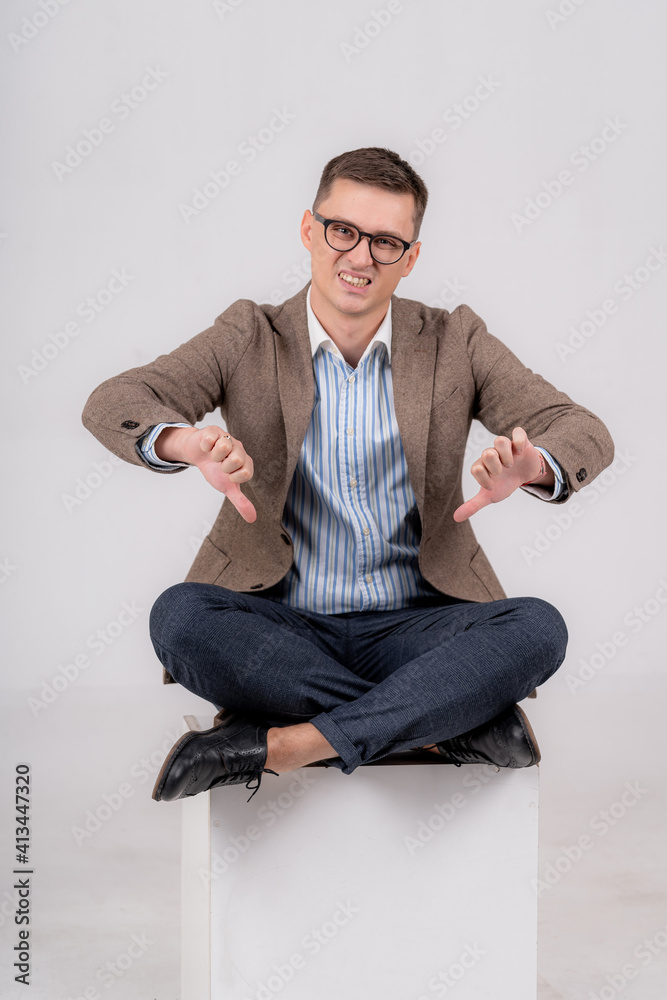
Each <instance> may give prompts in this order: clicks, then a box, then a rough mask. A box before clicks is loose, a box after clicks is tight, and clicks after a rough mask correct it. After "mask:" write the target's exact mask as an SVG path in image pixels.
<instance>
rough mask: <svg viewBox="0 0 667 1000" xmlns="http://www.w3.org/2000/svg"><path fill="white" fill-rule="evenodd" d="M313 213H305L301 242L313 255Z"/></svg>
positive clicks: (308, 211) (302, 222) (307, 210)
mask: <svg viewBox="0 0 667 1000" xmlns="http://www.w3.org/2000/svg"><path fill="white" fill-rule="evenodd" d="M314 221H315V220H314V218H313V213H312V212H311V211H310V210H309V209H306V211H305V212H304V213H303V219H302V220H301V242H302V243H303V245H304V246H305V248H306V250H308V252H309V253H312V249H313V248H312V243H313V222H314Z"/></svg>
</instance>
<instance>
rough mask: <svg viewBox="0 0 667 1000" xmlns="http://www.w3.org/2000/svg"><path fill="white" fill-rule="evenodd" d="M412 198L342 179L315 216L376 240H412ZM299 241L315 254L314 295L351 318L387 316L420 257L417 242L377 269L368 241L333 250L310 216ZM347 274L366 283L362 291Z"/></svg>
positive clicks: (364, 240)
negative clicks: (401, 283) (378, 237)
mask: <svg viewBox="0 0 667 1000" xmlns="http://www.w3.org/2000/svg"><path fill="white" fill-rule="evenodd" d="M413 211H414V197H413V195H412V194H410V193H408V192H406V193H402V192H401V193H397V192H394V191H386V190H384V189H383V188H378V187H371V186H370V185H368V184H358V183H357V182H356V181H350V180H346V179H343V178H338V179H337V180H336V181H334V183H333V185H332V187H331V190H330V191H329V194H328V195H327V197H326V198H325V199H324V201H322V202H321V203H320V205H318V207H317V212H318V214H319V215H321V216H322V217H323V218H325V219H336V220H337V221H340V222H347V223H349V224H351V225H353V226H356V227H357V229H360V230H363V232H365V233H372V234H373V235H374V236H375V235H377V234H380V233H383V234H386V235H390V236H398V237H400V238H401V239H403V240H405V242H406V243H410V242H411V241H412V240H413V239H414V224H413ZM301 239H302V240H303V244H304V246H305V247H306V249H308V250H309V251H310V254H311V270H312V295H313V296H314V300H315V301H319V302H322V301H324V302H326V304H327V305H328V306H329V308H333V309H334V310H335V311H337V312H340V313H344V314H345V315H347V316H355V315H356V316H364V315H366V314H369V313H373V312H378V311H380V310H384V311H386V309H387V308H388V306H389V299H390V298H391V296H392V295H393V293H394V290H395V288H396V286H397V285H398V283H399V281H400V280H401V278H404V277H405V276H406V275H408V274H409V273H410V271H411V270H412V268H413V267H414V265H415V262H416V260H417V257H418V256H419V249H420V246H421V244H420V243H416V244H415V246H413V247H412V248H411V249H410V250H408V251H407V253H405V254H404V256H403V257H401V259H400V260H399V261H397V262H396V263H395V264H378V262H377V261H375V260H373V258H372V257H371V252H370V248H369V245H368V244H369V241H368V239H366V237H362V239H361V241H360V243H358V244H357V246H356V247H354V249H352V250H343V251H340V250H333V249H332V248H331V247H330V246H329V245H328V243H327V242H326V240H325V238H324V226H323V225H322V223H321V222H318V221H317V219H315V218H314V217H313V214H312V213H311V212H309V211H306V212H305V214H304V217H303V221H302V223H301ZM345 275H347V276H348V277H352V278H361V279H368V281H367V282H364V283H363V284H362V285H361V287H359V286H358V285H351V284H349V283H348V282H347V281H346V280H345V277H344V276H345Z"/></svg>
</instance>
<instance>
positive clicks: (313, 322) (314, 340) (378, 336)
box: [306, 287, 391, 364]
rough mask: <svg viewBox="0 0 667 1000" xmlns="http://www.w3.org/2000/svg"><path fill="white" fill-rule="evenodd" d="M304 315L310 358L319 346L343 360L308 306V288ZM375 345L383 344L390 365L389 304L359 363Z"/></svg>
mask: <svg viewBox="0 0 667 1000" xmlns="http://www.w3.org/2000/svg"><path fill="white" fill-rule="evenodd" d="M306 313H307V315H308V334H309V335H310V350H311V354H312V356H313V357H315V352H316V351H317V348H318V347H319V346H320V344H321V345H322V346H323V347H324V349H325V350H327V351H331V352H332V353H333V354H335V355H336V357H339V358H343V355H342V354H341V353H340V351H339V350H338V348H337V347H336V345H335V344H334V342H333V340H332V339H331V337H330V336H329V334H328V333H327V332H326V330H325V329H324V327H323V326H322V324H321V323H320V321H319V319H318V318H317V316H316V315H315V313H314V312H313V307H312V306H311V304H310V287H309V288H308V294H307V296H306ZM377 343H382V344H385V346H386V348H387V359H388V361H389V363H390V364H391V302H390V303H389V308H388V309H387V314H386V316H385V318H384V319H383V320H382V322H381V323H380V326H379V328H378V330H377V333H375V335H374V336H373V339H372V340H371V341H370V343H369V344H368V346H367V347H366V350H365V351H364V353H363V354H362V355H361V357H360V359H359V361H363V360H364V358H365V357H366V355H367V354H370V352H371V351H372V350H374V348H375V345H376V344H377ZM343 360H344V359H343Z"/></svg>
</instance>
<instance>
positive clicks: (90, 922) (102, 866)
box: [0, 676, 667, 1000]
mask: <svg viewBox="0 0 667 1000" xmlns="http://www.w3.org/2000/svg"><path fill="white" fill-rule="evenodd" d="M630 680H631V679H629V678H624V677H619V678H617V686H616V689H615V690H613V691H611V692H610V690H608V689H607V690H605V691H604V692H603V691H601V690H600V689H599V688H597V689H596V685H595V684H590V685H589V686H588V689H587V690H585V691H582V692H580V693H579V694H578V695H577V696H576V697H573V696H572V695H570V694H569V693H568V692H567V691H566V690H564V688H563V687H562V686H560V687H559V686H558V685H555V684H554V685H551V686H550V687H549V689H548V690H543V692H542V693H541V694H540V697H539V698H538V699H537V700H536V701H534V702H533V701H528V702H526V703H525V707H526V708H527V710H528V712H529V715H530V718H531V721H532V722H533V725H534V727H535V729H536V732H537V734H538V736H539V740H540V745H541V748H542V753H543V763H542V764H541V806H540V844H541V848H540V849H541V862H540V879H541V882H542V883H543V885H542V886H538V887H537V889H538V892H539V894H540V952H539V969H540V988H539V998H540V1000H565V998H567V1000H593V998H598V997H599V998H600V1000H611V998H612V997H617V996H618V997H620V998H628V1000H635V998H636V1000H663V998H664V996H665V992H666V983H667V865H665V862H664V860H663V845H664V841H665V835H664V819H665V815H666V813H667V808H666V807H667V801H666V798H665V794H664V791H663V787H664V780H663V774H664V765H663V759H664V752H665V727H664V708H663V705H664V695H665V682H664V680H662V681H661V680H660V679H659V678H658V677H657V676H656V677H655V678H653V679H652V678H651V677H650V676H649V677H648V678H646V679H645V682H642V688H643V690H642V694H641V695H640V694H638V693H636V692H637V682H636V681H634V682H633V684H630ZM3 701H4V704H3V712H2V720H1V727H2V740H3V746H4V748H5V752H4V753H3V754H2V763H1V775H2V777H1V787H2V788H3V789H4V792H3V795H4V798H5V801H8V800H9V797H10V792H11V790H12V789H13V785H14V774H15V772H14V768H15V765H16V763H18V762H19V761H26V762H29V763H30V765H31V768H32V774H33V800H32V815H33V823H32V829H33V834H32V859H31V860H32V866H33V868H34V875H33V876H32V890H33V892H32V897H31V903H32V911H31V916H32V922H31V925H30V926H31V930H32V937H31V944H32V949H33V964H32V987H31V990H30V994H29V995H30V996H31V997H32V998H34V1000H42V998H43V1000H61V998H62V1000H68V998H71V1000H80V998H84V997H85V998H86V1000H97V998H98V997H102V996H103V997H107V996H109V997H111V1000H113V997H114V996H116V997H122V998H123V1000H151V998H153V1000H177V998H178V997H179V971H178V970H179V943H180V932H179V841H180V823H179V807H178V806H177V805H172V804H169V803H155V802H153V801H152V800H151V798H150V793H151V789H152V786H153V780H154V776H155V773H156V771H157V769H158V767H159V763H160V761H161V759H162V756H163V753H164V748H165V747H167V746H168V745H170V743H171V742H173V740H174V739H175V737H176V735H177V734H178V732H179V731H180V729H179V727H180V719H181V717H182V715H183V714H184V713H186V712H194V713H197V712H202V711H204V712H206V713H207V712H208V711H209V706H207V705H206V704H205V703H204V702H201V701H199V700H198V699H195V698H193V697H191V696H190V695H188V693H187V692H185V691H183V690H181V689H179V688H176V687H167V688H162V687H159V686H156V687H153V688H151V689H146V688H132V689H130V688H119V687H116V688H108V687H92V686H87V687H84V686H83V684H79V685H78V686H77V685H76V684H75V685H72V687H71V688H69V689H68V690H66V691H64V692H63V693H62V694H61V695H60V696H59V698H58V699H57V700H56V701H55V702H54V703H53V704H51V705H50V706H49V707H48V708H46V709H45V710H42V711H41V712H40V713H39V715H38V717H37V718H35V717H34V715H33V713H32V712H31V710H30V708H29V706H28V704H27V693H24V694H20V693H19V694H17V693H16V692H12V693H11V694H9V695H8V694H6V695H5V698H4V699H3ZM593 718H594V720H595V724H594V726H591V720H592V719H593ZM593 730H594V731H595V733H596V736H595V737H593V736H592V735H591V734H592V731H593ZM351 780H352V779H351ZM12 794H13V792H12ZM101 806H102V807H103V806H106V809H104V808H102V809H101V811H100V814H101V816H103V817H104V822H102V823H100V824H99V828H98V829H94V823H91V817H90V816H89V815H87V814H88V811H89V810H90V811H91V813H94V812H96V811H98V809H99V808H100V807H101ZM2 815H3V820H2V827H1V830H0V857H1V858H2V859H3V865H2V869H0V870H1V871H2V883H1V885H0V897H1V899H2V903H3V906H2V908H1V912H2V917H0V920H1V925H0V965H1V968H0V976H1V982H2V984H3V985H2V988H0V995H1V996H2V997H3V998H4V997H6V998H7V1000H12V998H14V997H19V996H21V997H22V996H24V995H26V994H25V992H24V990H23V988H22V987H21V986H19V985H18V984H16V985H15V984H14V983H13V976H14V971H13V970H12V968H11V963H12V961H13V958H11V957H10V955H11V953H12V948H13V945H14V944H15V943H16V942H17V936H16V930H17V928H16V927H15V925H14V923H13V919H12V917H11V915H10V916H9V917H8V916H7V914H8V913H9V914H11V912H12V906H11V905H9V904H10V901H11V895H9V896H8V895H7V893H9V892H10V890H11V886H12V875H11V870H12V865H13V864H14V862H13V857H14V851H13V835H14V830H13V823H12V812H11V809H7V808H4V809H3V812H2ZM86 820H88V826H89V827H90V828H91V829H90V830H88V829H86ZM128 949H129V950H128ZM624 980H625V981H626V982H625V983H624ZM86 991H88V992H86ZM601 991H602V992H601ZM286 995H287V991H286ZM372 1000H375V998H372ZM378 1000H379V998H378ZM406 1000H409V998H406Z"/></svg>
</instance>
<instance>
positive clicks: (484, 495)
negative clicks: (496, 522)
mask: <svg viewBox="0 0 667 1000" xmlns="http://www.w3.org/2000/svg"><path fill="white" fill-rule="evenodd" d="M490 503H491V490H486V489H484V487H482V489H481V490H480V491H479V493H478V494H477V496H474V497H472V499H470V500H466V502H465V503H463V504H461V506H460V507H457V508H456V510H455V511H454V520H455V521H459V522H460V521H467V520H468V518H469V517H472V515H473V514H476V513H477V511H478V510H481V509H482V508H483V507H488V505H489V504H490Z"/></svg>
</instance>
